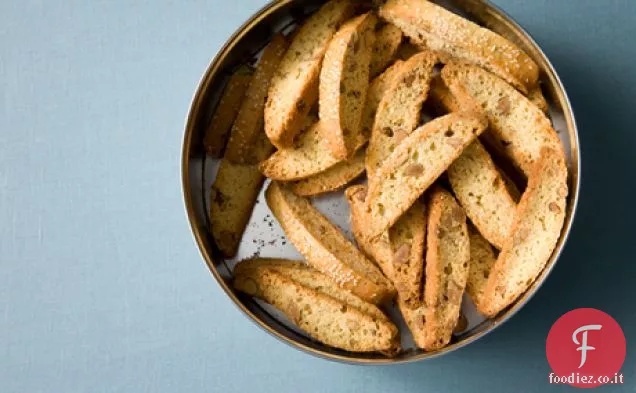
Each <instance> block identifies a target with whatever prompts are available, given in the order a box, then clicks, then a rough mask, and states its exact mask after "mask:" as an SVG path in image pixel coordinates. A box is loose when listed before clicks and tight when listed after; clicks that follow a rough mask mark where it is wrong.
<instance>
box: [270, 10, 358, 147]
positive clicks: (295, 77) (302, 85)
mask: <svg viewBox="0 0 636 393" xmlns="http://www.w3.org/2000/svg"><path fill="white" fill-rule="evenodd" d="M352 11H353V2H352V1H351V0H331V1H329V2H327V3H326V4H324V5H323V6H322V7H321V8H320V9H319V10H318V11H317V12H316V13H314V14H313V15H312V16H311V17H310V18H309V19H308V20H307V21H306V22H305V23H304V24H303V25H302V26H301V27H300V29H299V31H298V32H297V33H296V34H295V35H294V38H293V40H292V42H291V44H290V46H289V49H288V50H287V52H285V54H284V55H283V58H282V59H281V62H280V65H279V67H278V68H279V69H278V72H277V73H276V74H275V75H274V78H273V79H272V81H271V83H270V87H269V94H268V96H267V103H266V104H265V114H264V116H265V132H266V133H267V136H268V137H269V139H270V141H271V142H272V143H273V144H274V146H276V147H277V148H279V149H280V148H289V147H291V146H292V145H293V142H294V138H295V137H296V135H297V134H298V133H299V132H300V129H301V127H302V124H303V122H304V119H305V116H306V115H307V113H308V112H309V110H310V109H311V106H312V105H313V104H314V102H315V101H316V99H317V98H318V78H319V75H320V66H321V64H322V60H323V57H324V54H325V51H326V50H327V46H328V45H329V42H330V41H331V38H332V37H333V35H334V34H335V33H336V31H337V30H338V27H339V26H340V25H341V24H342V22H344V20H345V19H346V18H347V17H348V16H349V15H351V13H352Z"/></svg>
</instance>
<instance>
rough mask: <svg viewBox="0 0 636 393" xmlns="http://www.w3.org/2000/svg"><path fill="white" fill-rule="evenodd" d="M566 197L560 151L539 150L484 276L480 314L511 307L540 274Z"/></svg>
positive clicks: (553, 242) (556, 236) (558, 227)
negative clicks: (507, 230) (505, 237)
mask: <svg viewBox="0 0 636 393" xmlns="http://www.w3.org/2000/svg"><path fill="white" fill-rule="evenodd" d="M567 195H568V186H567V167H566V163H565V156H564V153H563V150H562V149H561V148H560V149H558V150H555V149H551V148H548V147H546V148H543V149H541V154H540V157H539V159H538V161H537V163H536V164H535V166H534V168H533V170H532V172H531V174H530V176H529V177H528V187H527V188H526V190H525V191H524V193H523V195H522V196H521V201H520V202H519V206H518V207H517V214H516V219H515V223H514V224H513V228H512V231H511V234H510V236H509V237H508V240H507V241H506V243H505V244H504V247H503V248H502V250H501V252H500V253H499V256H498V257H497V261H496V262H495V264H494V266H493V267H492V270H491V272H490V275H489V277H488V283H487V286H486V290H485V293H484V301H483V303H484V306H483V311H482V312H483V313H484V314H485V315H487V316H494V315H496V314H497V313H499V312H500V311H501V310H503V309H504V308H506V307H507V306H509V305H510V304H512V302H514V301H515V300H516V299H517V297H519V295H521V294H522V293H523V292H525V291H526V290H527V289H528V287H530V285H531V284H532V283H533V282H534V280H535V279H536V278H537V276H538V275H539V274H540V273H541V271H542V270H543V268H544V267H545V265H546V263H547V262H548V260H549V259H550V256H551V255H552V251H553V250H554V247H555V246H556V243H557V241H558V239H559V236H560V234H561V229H562V228H563V221H564V220H565V209H566V197H567Z"/></svg>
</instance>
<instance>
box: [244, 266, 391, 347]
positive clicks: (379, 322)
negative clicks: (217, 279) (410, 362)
mask: <svg viewBox="0 0 636 393" xmlns="http://www.w3.org/2000/svg"><path fill="white" fill-rule="evenodd" d="M233 284H234V288H236V289H237V290H239V291H242V292H245V293H247V294H249V295H252V296H256V297H258V298H260V299H263V300H264V301H266V302H268V303H270V304H271V305H273V306H274V307H276V308H277V309H279V310H280V311H282V312H283V313H284V314H285V315H286V316H287V317H288V318H289V319H290V320H291V321H293V322H294V324H296V325H297V326H298V327H299V328H301V329H302V330H303V331H305V332H306V333H307V334H308V335H309V336H310V337H312V338H314V339H316V340H318V341H320V342H322V343H324V344H327V345H330V346H333V347H335V348H340V349H344V350H347V351H353V352H375V351H388V352H394V351H396V348H397V347H398V346H399V343H398V339H397V337H398V330H397V328H396V327H395V325H393V323H391V322H390V321H388V320H386V319H378V318H377V317H375V316H373V315H371V314H368V313H365V312H363V311H361V310H360V309H358V308H356V307H353V306H348V304H347V303H344V302H342V301H340V300H338V299H336V298H334V297H332V296H329V295H327V294H325V293H323V292H319V291H316V290H314V289H312V288H309V287H307V286H305V285H302V284H300V283H298V282H296V281H294V280H293V279H291V278H289V277H286V276H285V275H284V274H283V273H281V272H279V271H277V270H276V269H268V268H259V269H246V270H245V271H244V273H243V274H240V275H237V276H235V277H234V282H233Z"/></svg>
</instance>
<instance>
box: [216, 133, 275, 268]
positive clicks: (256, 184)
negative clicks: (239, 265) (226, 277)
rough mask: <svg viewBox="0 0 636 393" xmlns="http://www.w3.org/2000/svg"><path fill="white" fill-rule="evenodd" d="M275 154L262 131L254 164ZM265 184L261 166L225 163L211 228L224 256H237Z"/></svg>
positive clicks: (250, 153) (254, 153)
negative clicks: (259, 168) (257, 199)
mask: <svg viewBox="0 0 636 393" xmlns="http://www.w3.org/2000/svg"><path fill="white" fill-rule="evenodd" d="M272 150H273V146H272V145H271V144H270V143H269V141H268V140H267V137H266V136H265V133H264V132H263V131H262V130H261V134H260V135H259V136H258V137H257V143H256V144H255V146H254V149H253V150H252V151H251V152H249V153H248V155H249V156H250V157H252V158H250V161H254V162H258V161H260V160H262V159H264V158H266V157H267V156H268V155H269V154H271V152H272ZM237 179H240V181H237ZM262 184H263V175H262V174H261V172H260V171H259V170H258V166H256V165H253V164H234V163H232V162H230V161H229V160H226V159H222V160H221V164H220V166H219V170H218V172H217V174H216V178H215V179H214V183H213V184H212V188H211V190H210V225H211V227H212V228H211V231H212V237H213V238H214V242H215V243H216V245H217V247H218V248H219V250H220V251H221V253H222V254H223V255H224V256H226V257H233V256H234V255H235V254H236V251H237V249H238V246H239V243H240V241H241V237H242V236H243V232H244V231H245V226H246V225H247V222H248V220H249V218H250V216H251V215H252V209H253V208H254V203H255V202H256V197H257V196H258V193H259V191H260V189H261V186H262Z"/></svg>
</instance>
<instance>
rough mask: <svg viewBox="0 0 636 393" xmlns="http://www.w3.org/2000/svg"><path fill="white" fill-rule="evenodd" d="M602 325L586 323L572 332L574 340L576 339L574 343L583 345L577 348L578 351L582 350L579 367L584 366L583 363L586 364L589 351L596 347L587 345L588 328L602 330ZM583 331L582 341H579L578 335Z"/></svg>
mask: <svg viewBox="0 0 636 393" xmlns="http://www.w3.org/2000/svg"><path fill="white" fill-rule="evenodd" d="M601 327H602V326H601V325H585V326H581V327H580V328H578V329H576V330H575V331H574V333H573V334H572V341H574V344H576V345H581V346H580V347H578V348H576V350H577V351H581V364H579V368H581V367H583V365H584V364H585V360H586V359H587V351H593V350H595V349H596V348H594V347H590V346H588V345H587V332H588V330H601ZM581 332H583V334H582V335H581V336H582V340H581V342H579V340H578V339H577V338H576V336H577V335H578V334H579V333H581Z"/></svg>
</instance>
